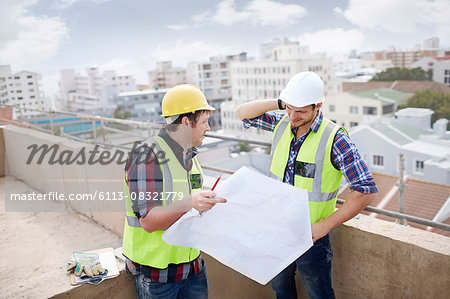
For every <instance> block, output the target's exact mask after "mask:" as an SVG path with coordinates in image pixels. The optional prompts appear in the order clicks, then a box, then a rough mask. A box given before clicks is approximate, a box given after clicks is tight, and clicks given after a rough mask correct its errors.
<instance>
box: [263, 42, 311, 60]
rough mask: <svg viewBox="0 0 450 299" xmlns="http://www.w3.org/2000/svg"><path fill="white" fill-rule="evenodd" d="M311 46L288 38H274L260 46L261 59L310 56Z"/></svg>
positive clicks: (289, 58)
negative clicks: (301, 44)
mask: <svg viewBox="0 0 450 299" xmlns="http://www.w3.org/2000/svg"><path fill="white" fill-rule="evenodd" d="M309 55H310V54H309V47H308V46H300V43H299V42H298V41H290V40H289V39H287V38H284V39H273V40H272V41H270V42H268V43H265V44H261V45H260V46H259V60H275V61H276V60H298V59H307V58H309Z"/></svg>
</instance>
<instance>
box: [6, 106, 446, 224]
mask: <svg viewBox="0 0 450 299" xmlns="http://www.w3.org/2000/svg"><path fill="white" fill-rule="evenodd" d="M0 107H13V108H17V109H24V108H23V107H20V106H12V105H4V104H3V105H0ZM26 110H28V111H36V112H40V113H45V114H48V118H49V120H50V130H47V129H43V128H41V127H40V126H38V125H35V124H30V123H28V122H26V121H23V120H22V121H14V120H7V119H3V118H0V120H1V121H2V122H4V123H7V124H13V125H17V126H21V127H25V128H29V129H33V130H38V131H42V132H46V133H50V134H55V125H54V122H53V120H54V118H55V115H56V114H62V115H70V116H74V117H76V118H79V119H83V120H86V121H92V123H93V126H92V129H89V130H85V131H82V133H85V132H91V133H92V135H93V139H92V140H90V139H83V138H79V137H75V136H73V135H75V134H80V132H75V133H66V132H64V131H63V130H62V131H61V132H60V134H58V135H61V136H63V137H66V138H70V139H73V140H77V141H80V142H86V143H89V144H96V145H99V146H103V147H106V148H111V147H116V148H121V149H126V150H131V149H132V146H127V144H112V143H108V142H107V140H106V138H105V136H106V134H105V133H106V132H107V131H109V132H115V133H121V134H126V135H128V136H133V137H136V138H138V140H139V141H143V140H146V139H148V138H149V136H152V135H151V133H152V132H155V130H158V129H159V128H161V126H162V124H154V123H150V122H142V121H133V120H126V119H116V118H109V117H102V116H97V115H87V114H83V113H75V112H64V111H56V110H48V111H45V110H36V109H26ZM97 122H100V128H97V125H96V123H97ZM109 123H116V124H123V125H129V126H132V127H136V128H140V129H145V130H146V131H147V132H148V133H147V134H148V135H147V136H145V135H143V134H136V133H134V132H130V131H125V130H120V129H116V128H112V127H109V126H107V125H106V124H109ZM99 134H101V135H102V136H103V137H104V139H103V141H98V140H95V139H96V138H97V137H98V136H99ZM205 136H207V137H211V138H217V139H221V140H227V141H236V142H240V143H245V144H254V145H259V146H266V147H268V146H270V145H271V143H270V142H264V141H258V140H252V139H247V138H239V137H235V136H227V135H224V134H219V133H214V132H209V133H207V134H205ZM201 166H202V168H204V169H208V170H211V171H215V172H219V173H227V174H233V173H234V172H233V171H230V170H228V169H223V168H218V167H212V166H208V165H201ZM341 191H342V190H341ZM344 202H345V200H342V199H338V200H337V203H338V204H344ZM364 210H365V211H368V212H372V213H376V214H379V215H385V216H388V217H392V218H394V219H397V220H398V222H399V223H400V224H402V223H403V224H406V222H405V220H406V221H409V222H412V223H416V224H420V225H425V226H428V227H431V228H437V229H441V230H444V231H450V225H448V224H445V223H442V222H436V221H432V220H428V219H424V218H420V217H416V216H412V215H408V214H404V213H399V212H394V211H390V210H385V209H380V208H376V207H373V206H367V207H366V208H365V209H364Z"/></svg>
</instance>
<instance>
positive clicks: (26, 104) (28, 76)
mask: <svg viewBox="0 0 450 299" xmlns="http://www.w3.org/2000/svg"><path fill="white" fill-rule="evenodd" d="M40 80H41V75H40V74H38V73H34V72H29V71H20V72H17V73H11V67H10V66H9V65H1V66H0V103H1V104H6V105H14V106H20V107H21V108H22V109H16V113H15V115H14V118H19V117H23V118H32V117H35V116H37V115H40V114H42V113H41V112H39V111H31V110H33V109H34V110H46V109H49V108H50V103H49V101H48V100H46V99H45V97H44V95H43V93H42V92H41V83H40ZM30 109H31V110H30Z"/></svg>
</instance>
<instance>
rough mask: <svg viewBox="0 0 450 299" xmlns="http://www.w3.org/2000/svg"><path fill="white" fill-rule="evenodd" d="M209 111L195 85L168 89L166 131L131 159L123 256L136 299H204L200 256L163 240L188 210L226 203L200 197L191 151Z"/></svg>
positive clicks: (202, 193)
mask: <svg viewBox="0 0 450 299" xmlns="http://www.w3.org/2000/svg"><path fill="white" fill-rule="evenodd" d="M213 110H214V108H213V107H211V106H210V105H208V103H207V101H206V98H205V96H204V94H203V93H202V91H201V90H200V89H199V88H198V87H196V86H194V85H190V84H182V85H178V86H175V87H173V88H171V89H169V90H168V91H167V93H166V94H165V96H164V98H163V100H162V116H164V117H165V120H166V125H165V127H164V128H163V129H161V131H160V132H159V134H158V136H155V137H153V138H151V139H149V140H147V141H146V142H145V144H144V145H143V146H140V147H138V148H137V149H136V150H135V151H134V152H133V153H131V155H130V158H129V163H128V164H129V165H128V166H127V167H126V172H125V180H124V189H125V192H124V193H125V200H126V207H127V215H126V221H125V228H124V236H123V254H124V256H125V257H126V269H127V271H128V272H129V273H131V274H133V275H135V281H136V290H137V292H138V295H139V298H195V299H197V298H207V297H208V279H207V274H206V267H205V265H204V262H203V259H202V256H201V254H200V251H199V250H198V249H195V248H187V247H179V246H171V245H168V244H166V243H165V242H164V241H163V240H162V238H161V234H162V233H163V231H164V230H165V229H167V228H168V227H170V226H171V225H172V224H173V223H174V222H175V221H177V220H178V219H179V218H180V217H181V216H183V214H185V213H186V212H187V211H189V210H190V209H191V208H192V207H193V208H194V209H196V210H198V211H199V212H205V211H207V210H209V209H211V208H212V207H213V206H214V205H215V204H216V203H224V202H225V199H223V198H216V197H215V193H214V192H212V191H202V185H203V172H202V169H201V167H200V164H199V162H198V159H197V157H196V154H197V149H196V148H195V147H196V146H200V145H201V144H202V142H203V138H204V134H205V133H206V132H207V131H209V129H210V128H209V125H208V119H209V114H210V112H211V111H213Z"/></svg>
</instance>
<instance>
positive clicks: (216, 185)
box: [211, 175, 222, 191]
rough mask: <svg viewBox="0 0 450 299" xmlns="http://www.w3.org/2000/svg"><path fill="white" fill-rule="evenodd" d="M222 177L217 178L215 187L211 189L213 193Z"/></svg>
mask: <svg viewBox="0 0 450 299" xmlns="http://www.w3.org/2000/svg"><path fill="white" fill-rule="evenodd" d="M221 177H222V176H221V175H220V176H219V177H218V178H217V180H216V182H215V183H214V186H213V187H212V188H211V191H214V188H216V186H217V183H218V182H219V180H220V178H221Z"/></svg>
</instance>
